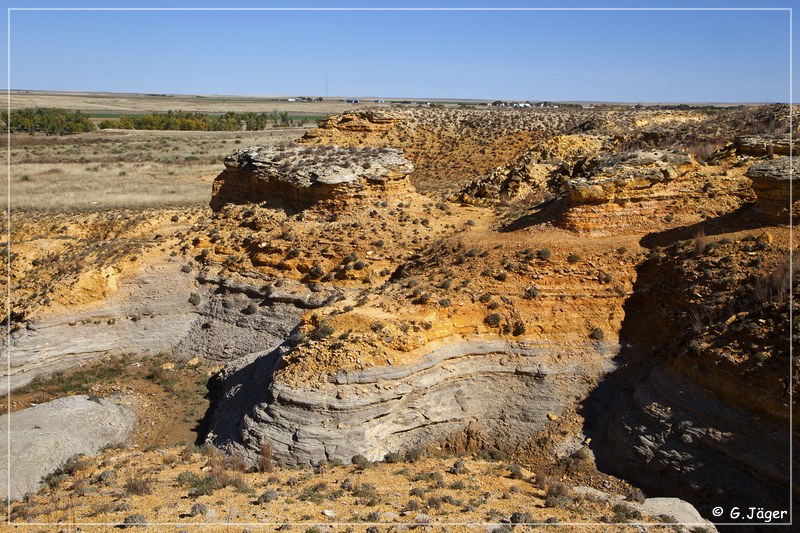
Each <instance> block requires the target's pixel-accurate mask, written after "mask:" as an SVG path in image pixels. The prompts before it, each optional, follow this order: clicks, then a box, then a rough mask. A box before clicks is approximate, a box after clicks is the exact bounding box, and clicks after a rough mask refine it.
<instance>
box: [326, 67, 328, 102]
mask: <svg viewBox="0 0 800 533" xmlns="http://www.w3.org/2000/svg"><path fill="white" fill-rule="evenodd" d="M327 99H328V73H327V72H326V73H325V100H327Z"/></svg>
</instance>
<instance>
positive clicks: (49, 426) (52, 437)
mask: <svg viewBox="0 0 800 533" xmlns="http://www.w3.org/2000/svg"><path fill="white" fill-rule="evenodd" d="M135 426H136V417H135V415H134V414H133V411H132V410H131V409H130V408H129V407H127V406H125V405H122V403H117V402H114V401H111V400H107V399H102V398H89V397H87V396H70V397H67V398H59V399H57V400H53V401H52V402H48V403H44V404H41V405H37V406H34V407H30V408H28V409H24V410H22V411H18V412H16V413H12V414H11V415H3V416H0V471H1V472H3V473H4V474H5V473H7V472H8V471H9V467H10V469H11V472H10V479H11V482H10V485H9V484H7V483H6V482H5V481H6V480H5V478H4V479H3V482H2V483H0V498H11V499H15V500H16V499H20V498H22V497H23V496H24V495H25V494H26V493H28V492H36V491H38V490H39V488H41V486H42V478H43V477H44V476H46V475H47V474H49V473H51V472H53V471H54V470H56V468H58V467H59V466H60V465H61V464H62V463H63V462H64V461H66V460H67V459H69V458H70V457H72V456H73V455H76V454H84V455H94V454H97V453H98V452H99V451H100V449H101V448H103V447H104V446H107V445H110V444H125V443H127V442H128V440H129V439H130V437H131V436H132V434H133V430H134V428H135ZM9 427H10V429H11V432H10V437H11V438H10V439H9V432H8V430H9ZM9 440H10V442H11V448H10V450H9V447H8V442H9ZM9 457H10V460H11V462H10V464H9V462H8V459H9Z"/></svg>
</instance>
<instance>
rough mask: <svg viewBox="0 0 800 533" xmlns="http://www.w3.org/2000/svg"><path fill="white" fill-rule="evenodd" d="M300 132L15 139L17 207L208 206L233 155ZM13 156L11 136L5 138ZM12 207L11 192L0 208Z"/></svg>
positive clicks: (113, 133)
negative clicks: (213, 188) (226, 161)
mask: <svg viewBox="0 0 800 533" xmlns="http://www.w3.org/2000/svg"><path fill="white" fill-rule="evenodd" d="M303 131H304V130H303V129H301V128H276V129H269V130H265V131H252V132H247V131H241V132H223V131H220V132H191V131H185V132H184V131H119V130H99V131H96V132H92V133H82V134H77V135H69V136H60V137H56V136H50V137H48V136H44V135H38V134H37V135H26V134H19V135H16V134H15V135H13V136H12V139H11V164H10V176H9V177H10V190H11V208H12V209H13V210H40V209H44V210H58V211H72V210H95V209H105V208H121V207H158V206H167V205H169V206H180V205H205V204H207V203H208V198H209V191H210V190H211V181H213V179H214V176H216V175H217V174H218V173H219V171H220V169H221V168H222V160H223V159H224V158H225V156H226V155H228V154H230V153H231V152H233V151H234V150H236V149H238V148H241V147H245V146H249V145H256V144H272V143H278V142H284V141H288V140H291V139H294V138H297V137H299V136H300V135H302V133H303ZM2 146H3V149H2V150H0V152H2V157H3V159H4V160H5V159H7V149H6V148H5V147H6V146H7V138H6V136H3V138H2ZM7 202H8V190H7V189H6V187H3V188H2V191H0V203H2V206H3V207H5V206H6V205H7Z"/></svg>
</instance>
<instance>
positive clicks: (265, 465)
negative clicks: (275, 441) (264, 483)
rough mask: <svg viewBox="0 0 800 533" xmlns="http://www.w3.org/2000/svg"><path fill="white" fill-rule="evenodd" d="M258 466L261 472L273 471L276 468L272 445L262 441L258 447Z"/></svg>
mask: <svg viewBox="0 0 800 533" xmlns="http://www.w3.org/2000/svg"><path fill="white" fill-rule="evenodd" d="M256 468H257V469H258V471H259V472H272V471H273V470H274V468H275V466H274V464H273V461H272V445H271V444H269V443H262V444H261V447H260V448H259V449H258V462H257V463H256Z"/></svg>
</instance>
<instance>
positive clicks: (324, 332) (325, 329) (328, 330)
mask: <svg viewBox="0 0 800 533" xmlns="http://www.w3.org/2000/svg"><path fill="white" fill-rule="evenodd" d="M334 331H335V330H334V329H333V326H331V325H330V323H329V322H328V321H327V320H323V321H322V323H320V325H319V326H317V329H315V330H314V331H313V332H312V333H311V335H310V337H311V338H312V339H313V340H315V341H321V340H322V339H324V338H326V337H330V336H331V335H333V332H334Z"/></svg>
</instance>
